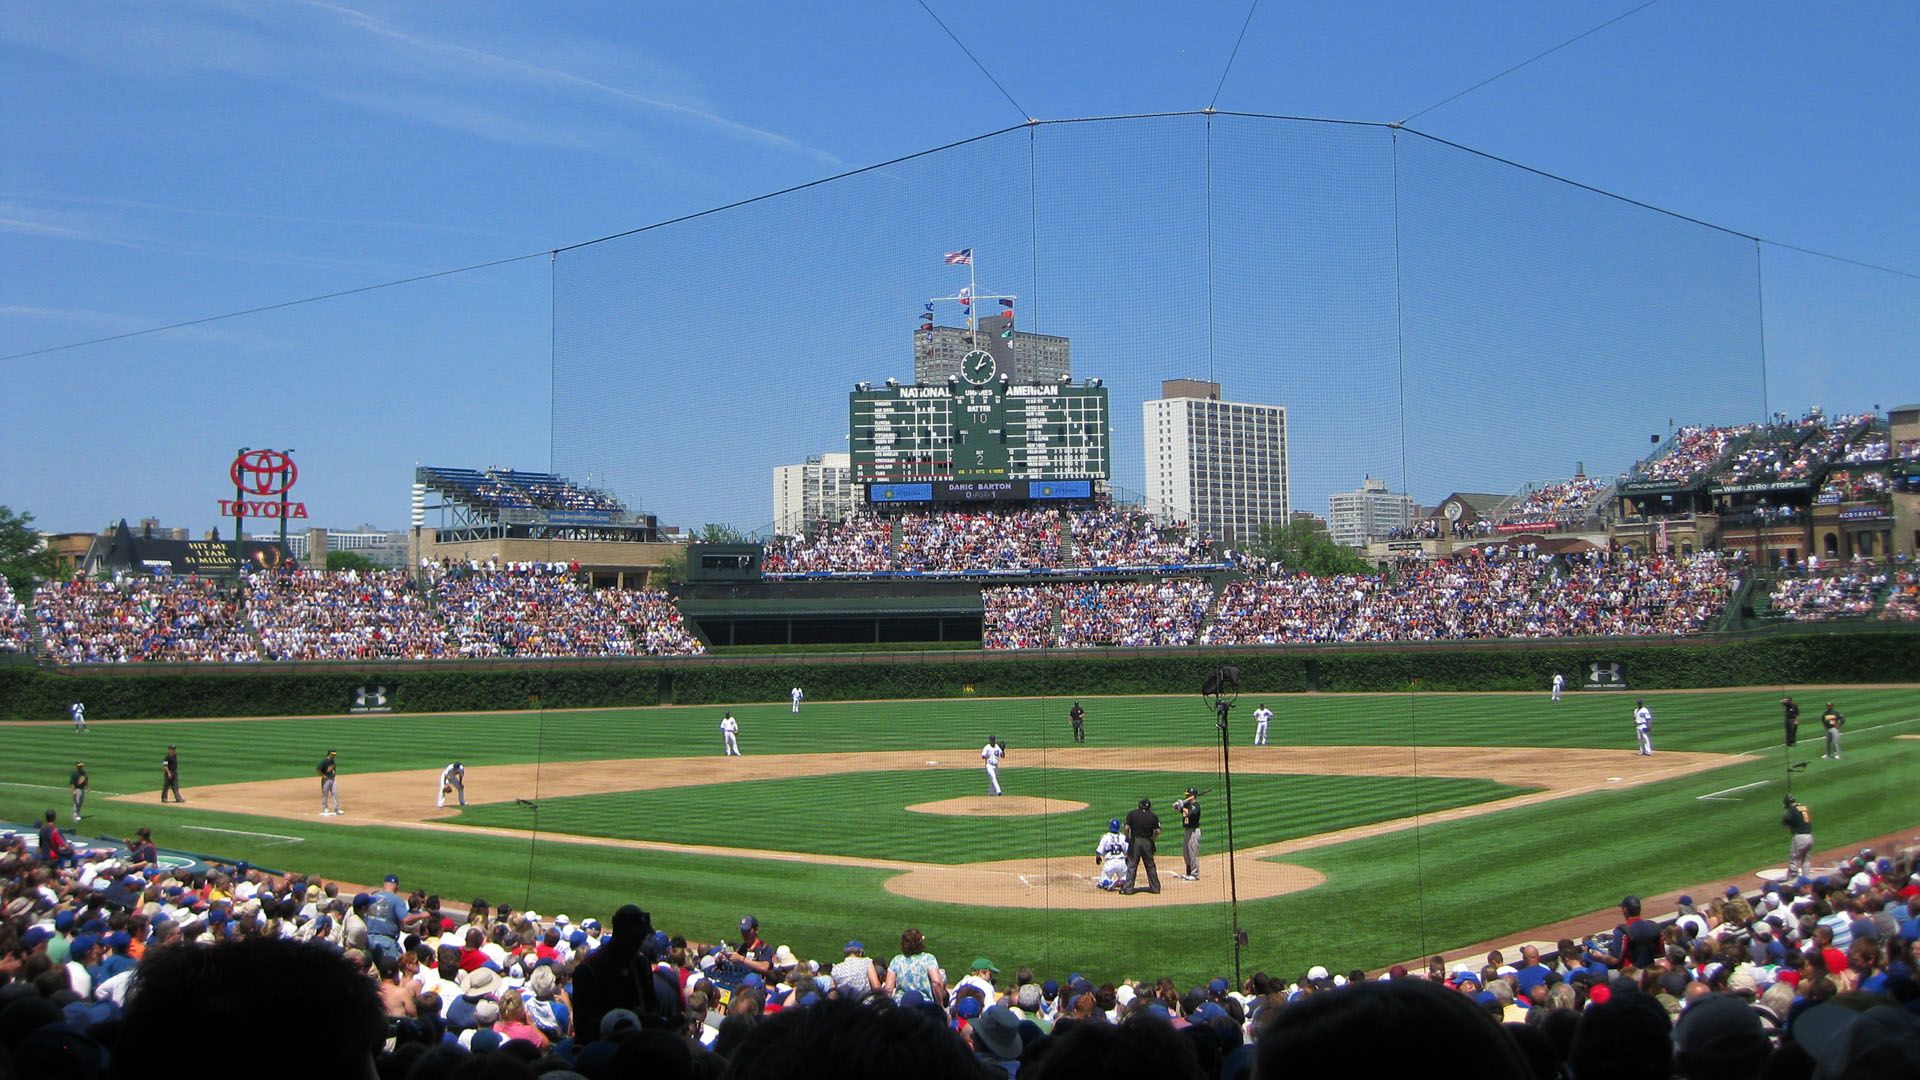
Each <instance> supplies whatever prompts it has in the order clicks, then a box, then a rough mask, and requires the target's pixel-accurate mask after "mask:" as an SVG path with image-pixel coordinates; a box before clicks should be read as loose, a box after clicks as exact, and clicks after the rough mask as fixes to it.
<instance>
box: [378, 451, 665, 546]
mask: <svg viewBox="0 0 1920 1080" xmlns="http://www.w3.org/2000/svg"><path fill="white" fill-rule="evenodd" d="M413 483H414V490H415V502H416V504H418V505H419V507H420V508H421V509H425V508H426V507H425V496H426V495H427V494H428V493H432V494H434V495H438V496H439V497H440V498H441V500H442V501H441V503H440V505H439V506H438V507H437V509H439V510H440V511H441V515H442V522H441V526H440V529H439V535H440V536H441V537H442V538H443V539H448V540H453V539H477V538H481V537H503V538H504V537H513V538H526V539H554V540H616V541H618V540H626V541H639V542H651V541H654V540H657V539H658V538H659V522H658V520H657V519H656V518H655V517H654V515H652V514H644V513H639V512H636V511H632V510H630V509H628V507H627V505H626V504H625V503H623V502H621V501H620V500H619V499H617V498H615V497H614V496H613V495H611V494H609V493H607V492H604V491H597V490H594V489H592V488H588V487H582V486H580V485H578V484H575V483H574V482H573V481H571V480H569V479H567V478H566V477H564V476H556V475H554V474H552V473H544V472H525V471H522V470H518V469H502V468H494V467H488V468H486V469H466V468H453V467H449V466H441V465H426V466H421V467H419V468H417V469H415V470H414V475H413Z"/></svg>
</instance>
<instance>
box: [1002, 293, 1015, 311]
mask: <svg viewBox="0 0 1920 1080" xmlns="http://www.w3.org/2000/svg"><path fill="white" fill-rule="evenodd" d="M1000 306H1001V307H1003V308H1007V309H1008V310H1012V308H1013V301H1012V300H1009V299H1007V298H1006V297H1004V296H1003V297H1001V298H1000Z"/></svg>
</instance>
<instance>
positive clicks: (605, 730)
mask: <svg viewBox="0 0 1920 1080" xmlns="http://www.w3.org/2000/svg"><path fill="white" fill-rule="evenodd" d="M1644 696H1645V697H1646V698H1647V700H1648V702H1649V703H1650V704H1651V705H1652V706H1653V708H1654V713H1655V720H1656V724H1655V741H1656V743H1657V744H1658V745H1659V746H1660V747H1661V748H1663V749H1671V750H1705V751H1717V752H1723V753H1725V752H1739V751H1744V750H1751V749H1755V748H1758V747H1761V746H1766V745H1768V744H1769V743H1772V742H1777V741H1778V740H1779V738H1780V723H1779V719H1778V718H1779V706H1778V695H1777V694H1776V693H1773V692H1770V691H1732V692H1728V693H1725V694H1672V695H1667V696H1665V697H1662V696H1661V695H1660V694H1658V692H1649V693H1648V694H1646V695H1644ZM1825 696H1831V697H1834V698H1836V699H1838V700H1839V701H1841V703H1842V704H1841V709H1842V711H1843V712H1845V713H1846V714H1847V717H1848V721H1849V730H1850V732H1851V731H1858V730H1862V729H1865V728H1868V727H1871V726H1874V725H1876V724H1879V723H1883V722H1887V721H1891V720H1896V719H1908V718H1913V717H1920V694H1916V693H1915V692H1914V691H1911V690H1874V691H1848V690H1845V689H1836V690H1833V691H1829V692H1827V694H1826V695H1825ZM1071 700H1072V699H1070V698H1064V697H1063V698H1051V699H1022V700H993V701H979V700H960V701H902V702H849V703H835V702H827V703H809V704H808V705H807V706H806V707H805V710H804V711H803V712H802V713H801V714H799V715H797V716H795V715H793V714H791V713H789V712H788V711H787V708H786V707H785V706H783V705H781V706H776V705H753V706H739V707H736V708H735V709H734V710H733V711H734V713H735V715H736V716H737V717H738V718H739V720H740V723H741V728H742V731H741V745H742V746H743V747H744V748H745V749H746V751H747V753H749V754H762V753H815V752H827V751H835V752H854V751H863V750H905V749H915V748H923V747H955V746H978V745H980V744H982V743H984V742H985V741H986V737H987V735H989V734H997V735H999V736H1000V737H1001V739H1002V740H1003V741H1005V742H1007V743H1009V744H1011V745H1012V747H1013V749H1014V753H1013V755H1012V756H1011V757H1010V759H1009V769H1010V770H1013V769H1018V768H1020V767H1023V766H1025V765H1029V764H1031V763H1032V762H1034V761H1035V760H1036V758H1037V757H1038V755H1040V754H1042V753H1044V752H1046V751H1048V750H1051V749H1056V748H1065V747H1067V746H1069V745H1070V744H1069V742H1068V738H1067V735H1068V727H1067V721H1066V709H1067V707H1068V706H1069V705H1070V704H1071ZM1634 700H1636V696H1633V695H1626V694H1594V693H1588V694H1586V695H1584V696H1580V695H1573V694H1570V695H1569V696H1568V697H1567V699H1566V700H1564V701H1562V702H1561V703H1559V704H1558V705H1554V704H1551V703H1549V702H1548V700H1547V696H1546V695H1545V694H1540V695H1537V696H1536V695H1515V694H1420V695H1408V696H1404V697H1403V696H1399V695H1358V696H1344V697H1343V696H1318V695H1295V696H1280V695H1273V696H1267V697H1262V696H1261V695H1258V694H1246V695H1243V696H1242V698H1241V704H1240V707H1239V710H1238V712H1237V713H1236V717H1235V724H1236V729H1235V731H1236V742H1237V743H1240V744H1242V748H1243V749H1244V750H1246V751H1248V752H1251V751H1252V748H1251V747H1246V746H1245V745H1244V744H1245V743H1246V742H1248V741H1250V740H1251V721H1250V720H1248V716H1250V715H1251V712H1252V710H1253V709H1254V708H1255V707H1257V706H1258V704H1260V703H1261V702H1262V701H1265V702H1267V703H1268V704H1271V705H1273V707H1274V711H1275V713H1276V716H1275V720H1274V725H1273V730H1272V741H1273V743H1274V744H1275V745H1276V746H1286V745H1323V746H1366V745H1392V746H1407V745H1415V744H1416V743H1417V744H1422V745H1429V746H1438V745H1455V746H1544V747H1555V746H1567V747H1611V748H1621V749H1630V748H1631V747H1632V745H1633V732H1632V721H1631V716H1630V713H1631V709H1632V707H1633V702H1634ZM1823 700H1824V698H1823V697H1817V696H1816V695H1814V694H1806V695H1803V700H1802V705H1803V708H1804V711H1805V719H1804V720H1803V723H1802V732H1803V734H1808V733H1810V734H1812V736H1813V737H1814V738H1816V739H1817V738H1818V733H1817V724H1816V722H1815V721H1814V717H1815V716H1817V714H1818V711H1819V709H1820V705H1821V703H1822V701H1823ZM1195 701H1196V699H1194V698H1187V697H1178V698H1168V697H1147V698H1118V699H1112V698H1108V699H1087V701H1086V704H1087V706H1088V729H1089V732H1090V736H1091V737H1090V740H1089V742H1088V744H1087V746H1086V747H1084V748H1076V749H1079V750H1083V751H1092V752H1098V751H1100V750H1102V749H1111V750H1112V751H1113V752H1114V753H1120V754H1125V753H1129V752H1130V751H1132V750H1135V749H1137V748H1141V747H1153V746H1194V745H1211V744H1212V743H1213V741H1214V739H1215V732H1214V728H1213V725H1212V722H1211V720H1210V718H1209V717H1208V716H1207V715H1206V714H1205V712H1204V710H1201V709H1198V708H1196V705H1195ZM723 711H724V710H723V709H722V708H719V707H707V706H698V707H693V706H689V707H668V708H651V709H628V710H601V711H593V712H566V711H555V712H549V713H544V714H542V713H525V714H501V713H488V714H476V715H444V716H406V715H392V716H367V717H333V718H326V717H318V718H293V719H284V720H267V721H201V722H190V723H154V724H141V723H124V722H123V723H112V724H95V725H94V726H93V727H92V729H91V730H90V731H89V732H88V733H87V734H85V735H81V734H77V733H75V732H74V731H73V730H72V729H71V728H68V727H65V726H36V727H21V726H17V725H16V726H7V725H0V754H4V759H3V760H4V765H0V779H10V780H31V781H32V782H40V783H53V784H61V783H64V782H65V779H66V774H67V772H68V771H69V770H70V769H71V767H72V764H73V762H74V760H76V759H77V758H84V759H86V760H87V764H88V768H89V771H90V772H92V773H93V775H94V782H95V784H96V785H98V786H99V787H100V788H101V789H102V790H105V791H146V790H152V791H156V792H157V791H158V790H159V785H160V780H159V775H160V774H159V761H160V757H161V755H162V754H164V753H165V750H166V747H167V745H168V744H169V743H177V744H179V746H180V753H181V760H182V767H181V771H182V780H183V782H184V783H185V784H186V785H188V786H192V785H195V784H222V783H233V782H237V781H250V780H271V779H286V778H290V777H307V776H311V775H313V769H314V764H315V763H316V762H318V761H319V759H320V757H321V756H322V755H323V754H324V753H325V752H326V751H327V750H328V749H329V748H331V749H336V750H338V751H339V752H340V765H341V773H342V775H343V776H345V777H351V776H352V775H353V774H355V773H363V772H385V771H390V770H396V769H422V770H425V769H438V768H440V767H441V766H443V765H445V764H446V763H447V762H448V761H452V760H455V759H458V760H461V761H463V762H466V763H467V764H470V765H491V764H507V763H513V762H524V761H535V760H542V761H580V760H607V759H625V758H643V757H683V756H689V755H701V754H718V753H719V751H720V735H719V720H720V716H721V713H722V712H723ZM49 776H51V777H53V778H54V779H52V780H48V779H47V777H49Z"/></svg>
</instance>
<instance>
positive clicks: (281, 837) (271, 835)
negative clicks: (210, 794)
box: [180, 825, 307, 844]
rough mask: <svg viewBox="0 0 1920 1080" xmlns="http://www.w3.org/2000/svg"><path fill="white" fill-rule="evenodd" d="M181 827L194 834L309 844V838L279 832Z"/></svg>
mask: <svg viewBox="0 0 1920 1080" xmlns="http://www.w3.org/2000/svg"><path fill="white" fill-rule="evenodd" d="M180 827H181V828H182V829H192V830H193V831H194V832H217V833H226V834H227V835H228V836H264V837H266V838H267V839H269V840H278V841H280V842H281V843H283V844H304V843H306V842H307V838H306V837H304V836H287V835H285V834H283V833H277V832H251V831H249V830H247V829H219V828H215V827H214V826H212V825H182V826H180Z"/></svg>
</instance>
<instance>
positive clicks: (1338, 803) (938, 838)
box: [457, 769, 1532, 863]
mask: <svg viewBox="0 0 1920 1080" xmlns="http://www.w3.org/2000/svg"><path fill="white" fill-rule="evenodd" d="M1010 772H1011V771H1010ZM1039 777H1040V773H1039V772H1038V771H1037V770H1028V771H1026V772H1025V773H1024V774H1020V775H1017V776H1016V775H1011V774H1010V775H1008V776H1007V777H1005V786H1006V790H1007V794H1009V795H1039V794H1042V789H1041V785H1040V784H1039V782H1038V781H1039ZM1045 777H1046V785H1045V789H1044V794H1045V796H1046V797H1048V798H1054V799H1065V800H1071V801H1075V802H1083V803H1086V804H1087V808H1086V809H1083V810H1078V811H1074V812H1071V813H1061V814H1048V815H1043V816H1031V817H1029V816H1018V817H992V818H974V817H950V816H943V815H934V814H926V813H919V812H914V811H909V810H907V809H906V807H908V806H912V805H917V804H920V803H925V802H935V801H940V800H946V799H954V798H961V797H964V796H984V794H985V791H984V786H983V780H982V778H981V776H980V775H979V774H977V773H974V772H961V771H956V770H951V769H946V770H926V771H918V770H915V771H907V772H871V773H845V774H841V775H836V776H824V777H800V778H794V779H790V780H762V781H756V782H754V783H752V784H711V785H702V786H696V787H683V788H673V789H669V790H664V791H623V792H609V793H607V794H604V795H580V796H571V797H567V798H557V799H544V800H540V802H539V809H538V813H537V814H536V813H535V812H534V811H533V810H530V809H528V808H527V807H524V806H520V805H516V804H512V803H505V804H499V803H496V804H491V805H485V806H469V807H467V809H465V810H464V811H462V812H461V813H460V816H459V817H458V819H457V820H458V821H459V822H460V823H461V824H470V825H482V826H490V827H495V828H518V829H531V828H536V827H537V828H538V829H540V830H541V831H542V832H546V833H565V834H574V835H584V836H609V837H618V838H622V839H629V840H651V841H661V842H667V843H688V844H712V845H717V846H720V847H735V848H743V849H747V850H757V849H766V850H774V851H804V852H817V853H821V854H825V855H851V856H863V857H870V858H888V859H906V860H911V861H916V862H929V863H966V862H985V861H992V860H997V859H1016V858H1041V857H1048V858H1073V859H1079V858H1083V857H1087V856H1090V855H1091V854H1092V851H1093V846H1094V843H1095V841H1096V840H1098V838H1099V835H1100V833H1101V832H1103V831H1105V829H1106V823H1107V821H1108V820H1109V818H1113V817H1123V816H1125V814H1126V812H1127V811H1128V810H1131V809H1132V808H1133V806H1134V804H1135V802H1136V801H1137V799H1138V798H1140V797H1141V796H1142V795H1143V794H1145V795H1146V796H1147V797H1150V798H1154V805H1155V807H1156V808H1157V811H1158V812H1159V814H1160V815H1161V823H1162V829H1163V842H1164V840H1165V839H1166V838H1167V837H1178V835H1179V832H1180V828H1179V815H1178V813H1177V812H1176V811H1175V810H1174V809H1173V800H1174V797H1175V796H1176V795H1177V794H1178V793H1179V792H1180V791H1181V790H1182V789H1183V787H1185V786H1186V785H1187V784H1190V783H1194V780H1193V779H1192V778H1191V777H1190V776H1189V775H1188V774H1185V773H1150V772H1130V771H1119V770H1100V769H1053V770H1048V771H1047V773H1046V774H1045ZM1528 790H1532V789H1529V788H1521V787H1513V786H1508V785H1503V784H1498V783H1494V782H1492V781H1488V780H1475V779H1461V778H1452V777H1421V778H1419V779H1418V780H1415V779H1411V778H1407V777H1397V776H1384V777H1383V776H1257V775H1243V776H1240V777H1237V778H1236V779H1235V783H1234V833H1235V837H1234V838H1235V842H1236V843H1237V844H1239V845H1241V846H1244V847H1253V846H1257V845H1260V844H1268V843H1274V842H1276V841H1280V840H1290V839H1294V838H1296V837H1301V836H1313V835H1317V834H1319V833H1324V832H1332V831H1334V830H1337V829H1344V828H1348V827H1351V826H1355V825H1368V824H1372V823H1374V822H1377V821H1385V820H1389V819H1393V818H1398V817H1403V816H1407V815H1409V814H1411V813H1413V812H1414V808H1415V807H1421V808H1423V809H1424V810H1427V811H1432V810H1438V809H1445V808H1449V807H1454V806H1466V805H1471V804H1474V803H1481V802H1490V801H1492V800H1495V799H1500V798H1505V797H1507V796H1509V795H1516V794H1521V793H1523V792H1525V791H1528ZM1201 806H1202V815H1203V816H1202V820H1201V825H1202V827H1203V828H1207V827H1209V826H1211V827H1213V828H1214V829H1215V830H1216V832H1215V833H1214V836H1215V841H1214V846H1213V847H1212V848H1211V850H1219V847H1220V846H1221V845H1223V844H1224V843H1225V836H1226V833H1225V823H1224V820H1223V817H1222V814H1223V808H1222V805H1221V802H1220V799H1219V793H1218V792H1215V793H1214V795H1212V796H1209V797H1207V798H1204V799H1203V800H1202V803H1201ZM986 834H991V837H992V840H991V846H990V847H989V846H988V845H987V844H986V842H985V835H986Z"/></svg>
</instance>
